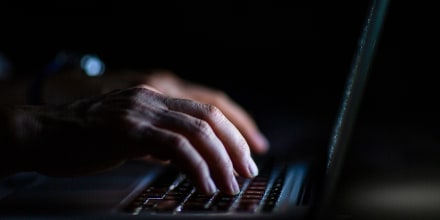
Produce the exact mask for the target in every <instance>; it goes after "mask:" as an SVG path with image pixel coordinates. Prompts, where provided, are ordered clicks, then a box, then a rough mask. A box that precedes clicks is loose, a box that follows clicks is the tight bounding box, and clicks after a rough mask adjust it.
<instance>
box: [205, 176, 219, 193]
mask: <svg viewBox="0 0 440 220" xmlns="http://www.w3.org/2000/svg"><path fill="white" fill-rule="evenodd" d="M205 189H206V193H207V194H209V195H212V194H214V193H215V192H217V187H216V186H215V184H214V182H213V181H212V179H211V178H208V182H207V183H206V185H205Z"/></svg>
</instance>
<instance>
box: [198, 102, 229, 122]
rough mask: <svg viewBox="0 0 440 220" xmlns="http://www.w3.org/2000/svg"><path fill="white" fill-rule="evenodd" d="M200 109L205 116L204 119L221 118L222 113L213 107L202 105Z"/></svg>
mask: <svg viewBox="0 0 440 220" xmlns="http://www.w3.org/2000/svg"><path fill="white" fill-rule="evenodd" d="M202 109H203V112H204V114H205V117H207V118H210V119H219V118H223V117H224V116H223V113H222V112H221V111H220V109H219V108H217V107H216V106H215V105H212V104H202Z"/></svg>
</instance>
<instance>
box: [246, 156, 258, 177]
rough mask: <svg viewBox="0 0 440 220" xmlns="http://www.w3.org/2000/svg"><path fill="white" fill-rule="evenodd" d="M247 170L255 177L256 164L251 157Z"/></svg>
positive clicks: (256, 173)
mask: <svg viewBox="0 0 440 220" xmlns="http://www.w3.org/2000/svg"><path fill="white" fill-rule="evenodd" d="M248 171H249V174H250V175H251V176H252V177H255V176H257V175H258V167H257V164H255V162H254V160H252V159H250V160H249V165H248Z"/></svg>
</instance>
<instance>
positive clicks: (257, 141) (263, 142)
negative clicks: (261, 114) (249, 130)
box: [252, 132, 270, 154]
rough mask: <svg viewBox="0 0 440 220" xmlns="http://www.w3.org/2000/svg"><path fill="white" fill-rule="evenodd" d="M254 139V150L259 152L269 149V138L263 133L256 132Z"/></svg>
mask: <svg viewBox="0 0 440 220" xmlns="http://www.w3.org/2000/svg"><path fill="white" fill-rule="evenodd" d="M252 138H253V139H252V140H253V143H254V144H253V149H252V150H253V151H254V152H255V153H258V154H263V153H266V152H267V151H268V150H269V145H270V144H269V140H268V139H267V138H266V137H265V136H264V135H263V134H261V133H259V132H256V133H255V134H254V135H253V136H252Z"/></svg>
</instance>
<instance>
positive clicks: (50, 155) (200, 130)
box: [21, 86, 258, 194]
mask: <svg viewBox="0 0 440 220" xmlns="http://www.w3.org/2000/svg"><path fill="white" fill-rule="evenodd" d="M31 115H32V117H30V116H29V115H27V116H26V117H25V118H32V120H26V125H24V126H25V127H26V128H33V130H34V131H35V132H27V133H26V132H25V134H31V135H28V136H23V137H21V142H22V143H28V144H31V145H32V147H29V149H28V150H26V153H27V154H29V155H32V157H30V158H27V160H28V161H27V163H29V167H31V168H33V167H36V168H37V170H38V171H40V172H42V173H46V174H50V175H69V174H72V175H77V174H83V173H87V172H95V171H100V170H105V169H109V168H111V167H114V166H118V165H119V164H121V163H123V162H124V161H126V160H128V159H135V158H141V157H145V156H152V157H155V158H158V159H160V160H170V161H171V163H173V164H176V165H178V167H179V168H181V169H182V171H183V172H185V173H186V174H187V175H188V176H189V177H190V178H191V179H192V180H193V181H194V183H195V185H196V187H197V188H198V189H200V190H201V191H202V192H204V193H208V194H209V193H213V192H214V191H215V189H216V187H218V189H220V190H221V191H223V192H225V193H228V194H236V193H238V190H239V189H238V184H237V182H236V179H235V176H234V175H235V174H239V175H242V176H244V177H253V176H255V175H257V173H258V168H257V167H256V166H255V163H254V161H253V159H252V158H251V156H250V149H249V146H248V144H247V142H246V140H245V139H244V137H243V136H242V135H241V133H240V132H239V131H238V129H237V128H236V127H235V126H234V125H233V123H231V121H229V120H228V119H227V117H226V116H225V115H224V114H223V113H222V112H221V111H220V110H219V109H218V108H217V107H215V106H214V105H210V104H203V103H200V102H196V101H192V100H188V99H181V98H174V97H169V96H166V95H164V94H162V93H159V92H156V91H155V90H154V89H151V88H149V87H147V86H138V87H132V88H127V89H121V90H115V91H112V92H109V93H106V94H103V95H98V96H95V97H92V98H87V99H82V100H79V101H75V102H73V103H70V104H66V105H63V106H61V107H57V108H50V109H49V107H42V108H38V109H37V110H33V112H32V114H31ZM31 130H32V129H31ZM23 146H27V145H23Z"/></svg>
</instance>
